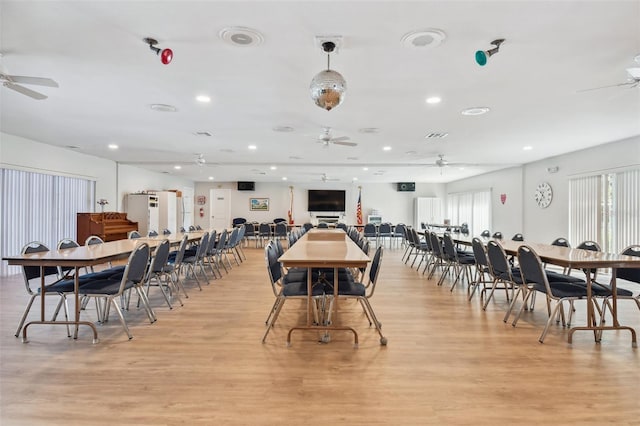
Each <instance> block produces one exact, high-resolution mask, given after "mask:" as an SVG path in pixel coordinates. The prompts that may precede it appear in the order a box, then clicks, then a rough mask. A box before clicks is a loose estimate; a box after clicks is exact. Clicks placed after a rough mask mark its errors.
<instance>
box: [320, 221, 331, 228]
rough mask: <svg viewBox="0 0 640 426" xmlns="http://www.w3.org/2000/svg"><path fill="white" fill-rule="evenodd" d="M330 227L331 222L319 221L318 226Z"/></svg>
mask: <svg viewBox="0 0 640 426" xmlns="http://www.w3.org/2000/svg"><path fill="white" fill-rule="evenodd" d="M328 227H329V224H328V223H327V222H320V223H318V228H321V229H327V228H328Z"/></svg>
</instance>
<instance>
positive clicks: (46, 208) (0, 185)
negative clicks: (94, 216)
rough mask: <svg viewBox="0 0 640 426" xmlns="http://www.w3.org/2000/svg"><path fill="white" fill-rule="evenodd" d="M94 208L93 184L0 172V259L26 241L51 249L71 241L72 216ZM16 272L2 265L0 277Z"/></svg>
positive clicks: (25, 173)
mask: <svg viewBox="0 0 640 426" xmlns="http://www.w3.org/2000/svg"><path fill="white" fill-rule="evenodd" d="M94 205H95V182H94V181H91V180H87V179H80V178H72V177H66V176H54V175H46V174H42V173H33V172H26V171H22V170H11V169H0V235H2V240H1V241H0V257H1V256H2V255H13V254H17V253H19V252H20V250H21V249H22V247H23V246H24V245H25V244H26V243H28V242H30V241H40V242H42V243H43V244H45V245H46V246H47V247H49V248H50V249H52V248H54V247H55V246H56V244H57V243H58V241H59V240H61V239H62V238H74V239H75V238H76V213H78V212H90V211H93V206H94ZM80 243H81V244H82V243H83V242H80ZM19 272H20V269H19V267H17V266H11V267H9V266H7V264H6V262H2V265H1V266H0V275H2V276H4V275H9V274H17V273H19Z"/></svg>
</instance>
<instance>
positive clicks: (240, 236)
mask: <svg viewBox="0 0 640 426" xmlns="http://www.w3.org/2000/svg"><path fill="white" fill-rule="evenodd" d="M236 228H238V241H236V244H240V242H241V241H242V239H243V238H244V233H245V232H247V227H246V226H244V225H241V226H237V227H236Z"/></svg>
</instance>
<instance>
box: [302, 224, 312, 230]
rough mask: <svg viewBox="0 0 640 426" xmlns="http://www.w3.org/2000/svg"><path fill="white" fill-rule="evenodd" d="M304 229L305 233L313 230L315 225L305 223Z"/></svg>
mask: <svg viewBox="0 0 640 426" xmlns="http://www.w3.org/2000/svg"><path fill="white" fill-rule="evenodd" d="M302 228H303V229H304V231H305V232H307V231H308V230H310V229H311V228H313V224H312V223H309V222H307V223H305V224H304V225H302Z"/></svg>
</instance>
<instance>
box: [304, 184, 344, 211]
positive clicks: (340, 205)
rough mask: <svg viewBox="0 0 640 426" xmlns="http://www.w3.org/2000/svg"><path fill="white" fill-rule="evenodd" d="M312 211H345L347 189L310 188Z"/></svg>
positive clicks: (309, 204)
mask: <svg viewBox="0 0 640 426" xmlns="http://www.w3.org/2000/svg"><path fill="white" fill-rule="evenodd" d="M308 201H309V203H308V207H309V208H308V211H310V212H343V211H345V210H346V209H345V191H341V190H330V189H310V190H309V197H308Z"/></svg>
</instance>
